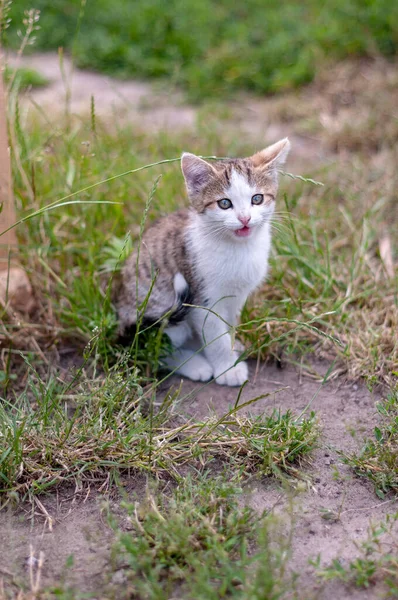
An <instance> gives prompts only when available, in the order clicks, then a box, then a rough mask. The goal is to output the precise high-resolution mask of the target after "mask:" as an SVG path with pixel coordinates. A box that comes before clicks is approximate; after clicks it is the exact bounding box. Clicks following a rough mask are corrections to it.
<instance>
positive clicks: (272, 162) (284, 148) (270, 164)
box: [250, 138, 290, 169]
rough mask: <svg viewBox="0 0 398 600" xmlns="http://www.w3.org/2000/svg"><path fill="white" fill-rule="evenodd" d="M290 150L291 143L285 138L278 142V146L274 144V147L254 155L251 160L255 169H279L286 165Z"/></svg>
mask: <svg viewBox="0 0 398 600" xmlns="http://www.w3.org/2000/svg"><path fill="white" fill-rule="evenodd" d="M289 150H290V142H289V140H288V138H284V139H283V140H279V142H276V144H272V146H268V147H267V148H264V150H260V152H257V153H256V154H253V156H251V157H250V160H251V161H252V163H253V164H254V166H255V167H259V168H267V169H269V168H273V169H277V168H278V167H281V166H282V165H283V164H284V163H285V161H286V158H287V155H288V154H289Z"/></svg>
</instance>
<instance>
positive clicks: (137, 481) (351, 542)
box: [0, 362, 397, 600]
mask: <svg viewBox="0 0 398 600" xmlns="http://www.w3.org/2000/svg"><path fill="white" fill-rule="evenodd" d="M250 367H251V383H250V384H248V385H247V386H246V387H245V389H244V391H243V394H242V397H241V402H244V401H245V400H249V399H251V398H254V397H257V396H259V395H261V394H264V393H266V394H269V395H268V396H267V397H265V398H263V399H261V400H259V401H258V402H257V403H256V404H254V405H252V406H251V413H252V414H259V413H261V412H264V411H265V412H267V413H269V412H270V411H272V410H274V409H277V410H278V409H281V410H282V411H286V410H288V409H291V410H293V411H294V412H295V413H296V414H299V413H301V412H302V411H304V410H305V409H307V410H314V411H315V412H316V414H317V416H318V418H319V424H320V427H321V431H322V435H321V440H320V444H319V447H318V449H316V450H315V451H314V452H313V454H312V456H311V464H310V465H308V467H307V468H306V469H305V470H304V473H305V475H306V476H307V477H308V481H307V483H306V485H303V486H302V488H303V489H302V490H301V491H300V492H298V491H297V490H296V492H294V493H293V491H292V490H291V491H290V492H289V490H287V491H286V489H283V488H282V487H281V484H280V483H279V482H278V481H277V480H275V479H264V480H262V481H256V482H255V483H251V484H250V486H248V487H247V488H246V489H245V495H244V501H245V502H246V503H247V504H249V505H250V506H252V507H253V508H255V509H256V510H257V511H258V512H259V513H262V512H263V511H264V510H266V511H274V512H275V513H276V514H278V515H280V516H281V517H282V518H285V519H286V524H287V525H288V522H290V520H291V518H292V515H293V522H294V536H293V555H292V559H291V561H290V563H289V565H290V568H291V569H292V570H293V571H296V572H297V573H300V580H299V582H300V583H299V586H300V589H301V590H303V589H304V590H306V591H305V595H304V596H301V597H303V598H313V597H314V598H319V599H320V600H334V599H335V598H339V599H341V600H345V599H346V598H359V599H361V600H370V599H371V598H377V597H378V591H379V590H378V588H377V587H376V588H372V589H371V590H355V589H348V590H347V588H345V587H344V586H342V585H341V584H338V583H336V582H328V583H327V584H323V585H322V586H321V585H320V584H319V582H316V581H315V579H314V576H313V572H314V569H313V567H311V566H310V565H309V563H308V561H309V559H316V557H317V556H318V554H320V555H321V562H322V564H323V565H326V564H329V563H330V561H331V560H332V559H334V558H339V559H341V560H343V562H344V561H349V560H350V559H353V558H354V557H356V556H357V555H358V550H357V549H356V546H355V544H356V543H359V542H361V541H362V540H364V539H365V538H366V537H367V529H368V526H369V522H370V521H373V522H380V521H381V520H382V519H383V518H384V517H385V516H386V515H387V514H388V513H393V512H395V511H396V510H397V502H396V501H395V500H394V499H392V498H390V499H387V500H384V501H383V500H380V499H378V498H377V496H376V495H375V493H374V489H373V487H372V485H371V484H370V483H369V482H368V481H367V480H364V479H361V478H357V477H355V476H353V473H352V471H351V470H350V469H349V468H348V467H347V466H346V465H344V464H343V462H342V459H341V456H340V455H339V454H338V451H343V452H350V451H353V450H355V449H358V448H359V447H360V446H361V443H362V440H363V438H364V436H365V435H367V434H370V433H371V432H372V429H373V427H374V425H375V422H376V421H377V417H376V410H375V402H376V401H377V400H378V399H379V395H378V394H377V393H371V392H370V391H369V390H368V389H367V388H366V387H365V386H364V385H363V384H362V383H360V382H358V383H353V382H344V381H342V380H338V381H333V382H329V383H325V384H322V382H321V381H317V380H314V376H311V377H309V376H308V375H307V374H306V373H305V372H300V369H298V368H296V367H293V366H289V365H287V366H286V367H285V368H283V369H280V368H277V367H276V366H273V365H261V366H260V368H259V369H258V365H256V364H255V363H251V365H250ZM311 367H312V368H311V370H312V372H314V370H315V371H317V372H318V374H319V377H320V380H322V375H323V374H324V373H325V372H326V370H327V367H328V365H327V364H325V363H322V362H319V363H315V364H312V365H311ZM170 385H172V386H175V387H177V386H179V385H180V380H179V379H178V378H177V377H173V378H171V379H170V381H169V382H168V384H167V386H166V385H164V387H163V389H162V390H161V392H160V394H162V393H165V391H166V388H167V389H168V388H169V387H170ZM237 393H238V391H237V390H236V389H234V388H226V387H220V386H218V385H217V384H215V383H211V384H207V385H202V386H199V385H198V384H194V383H193V382H190V381H183V382H182V396H181V397H182V398H183V400H182V402H181V405H180V406H179V410H180V411H181V413H182V414H184V415H189V416H193V417H195V418H197V419H202V418H205V417H207V416H208V415H210V414H214V413H216V414H219V415H222V414H224V413H225V412H227V411H228V408H229V407H230V406H231V405H232V404H234V403H235V401H236V398H237ZM125 484H126V488H127V489H128V493H129V495H131V496H132V497H135V498H136V497H137V495H138V496H139V495H140V494H141V493H142V491H143V489H144V486H145V480H144V479H143V478H134V477H133V478H127V479H126V480H125ZM299 487H300V486H299ZM39 501H40V503H41V506H40V505H36V506H35V513H34V514H31V513H23V512H21V510H17V511H13V510H12V509H11V508H9V509H7V510H5V511H2V512H0V531H1V545H0V577H1V576H2V577H3V578H4V579H5V580H6V581H7V582H9V583H10V581H11V579H13V580H15V581H16V582H19V583H22V582H25V583H26V582H27V579H28V568H27V564H28V563H27V561H28V559H29V555H30V553H31V552H33V553H34V556H35V557H36V559H38V558H39V555H40V552H43V554H44V566H43V569H42V573H41V575H42V580H41V584H42V586H49V585H54V584H55V583H56V582H59V581H63V582H64V585H68V586H71V587H73V588H74V589H77V590H79V591H80V592H90V593H93V594H95V593H99V591H100V590H99V589H98V586H99V585H100V584H101V582H102V581H103V574H104V573H106V571H107V569H109V568H110V566H111V562H110V549H111V546H112V543H113V542H114V534H113V532H112V529H111V528H110V526H109V524H108V520H107V517H106V514H107V511H108V509H109V510H110V511H111V512H116V513H117V514H119V513H120V510H119V509H118V502H117V500H115V499H112V497H109V496H108V495H107V494H101V493H100V492H98V491H95V490H94V486H93V489H92V490H90V489H86V490H84V491H83V490H81V491H77V492H76V491H75V490H66V491H65V490H62V492H60V493H59V495H56V496H55V495H54V494H51V495H48V496H45V497H41V498H40V500H39ZM105 507H106V508H105ZM291 507H293V509H292V508H291ZM327 514H329V515H331V514H333V515H336V519H327V518H325V515H327ZM72 555H73V565H72V566H69V567H67V563H68V557H70V556H72ZM118 573H119V572H118V571H116V575H115V574H114V575H113V578H114V582H115V583H117V582H118V575H117V574H118ZM120 577H122V574H120ZM102 597H103V596H102Z"/></svg>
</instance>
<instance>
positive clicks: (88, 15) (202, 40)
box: [7, 0, 398, 100]
mask: <svg viewBox="0 0 398 600" xmlns="http://www.w3.org/2000/svg"><path fill="white" fill-rule="evenodd" d="M34 6H35V8H36V9H39V10H40V11H41V21H40V26H41V31H39V32H38V33H37V34H36V37H37V47H39V48H41V49H44V50H50V49H57V48H58V47H60V46H63V47H65V48H67V49H69V50H70V51H71V52H72V54H73V56H74V58H75V60H76V62H77V64H78V65H80V66H83V67H90V68H94V69H97V70H101V71H104V72H106V73H109V74H112V75H119V76H122V77H128V76H140V77H168V78H170V79H171V80H172V81H174V82H175V83H177V84H179V85H182V86H183V87H184V88H185V89H186V90H187V91H188V93H189V95H190V96H191V98H193V99H196V100H198V99H203V98H204V97H208V96H209V95H222V94H225V93H231V92H234V91H236V90H241V89H247V90H252V91H255V92H258V93H264V92H277V91H281V90H286V89H289V88H294V87H297V86H299V85H302V84H305V83H307V82H309V81H311V80H312V79H313V77H314V75H315V71H316V65H317V66H319V65H322V64H325V63H326V64H328V62H330V60H331V59H334V60H336V59H342V58H345V57H348V56H358V55H359V56H363V55H365V56H377V55H379V54H382V55H386V56H393V55H394V54H396V52H397V43H398V29H397V22H398V14H397V9H396V7H395V4H393V5H392V4H391V2H388V1H387V0H366V1H363V0H350V1H349V2H346V1H345V0H333V1H332V2H328V3H326V4H324V5H320V4H319V2H316V1H315V0H309V1H307V2H305V3H302V2H298V1H297V0H290V1H289V2H284V3H275V2H271V1H270V0H267V1H266V2H259V1H258V0H248V1H247V2H246V3H245V5H244V7H242V6H233V5H231V3H230V2H227V1H226V0H223V1H222V2H219V1H218V2H216V1H215V0H203V1H202V2H200V3H197V2H195V1H194V0H189V1H187V0H184V1H182V0H173V1H172V2H168V3H165V2H162V1H161V0H150V1H148V0H145V1H144V0H137V1H136V2H134V3H133V4H132V3H131V2H129V1H128V0H118V1H117V2H114V3H113V5H112V10H109V4H108V2H106V0H97V1H96V2H95V4H94V3H91V2H87V3H82V2H81V0H73V1H70V0H58V2H56V3H54V2H49V1H48V0H36V2H35V3H34ZM25 9H26V3H25V2H24V1H23V0H13V3H12V6H11V12H10V16H11V18H12V19H13V22H16V23H17V24H18V26H19V24H20V23H21V21H22V18H23V12H24V10H25ZM7 39H8V41H9V43H10V44H11V45H13V46H16V47H18V45H19V40H18V38H17V35H16V28H14V26H13V23H12V24H11V27H10V28H9V30H8V31H7Z"/></svg>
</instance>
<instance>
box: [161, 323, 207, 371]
mask: <svg viewBox="0 0 398 600" xmlns="http://www.w3.org/2000/svg"><path fill="white" fill-rule="evenodd" d="M165 333H166V334H167V335H168V336H169V338H170V340H171V343H172V344H173V348H174V351H173V353H172V354H171V355H169V356H166V357H165V358H164V359H162V363H163V364H164V366H165V367H167V369H169V370H170V371H174V370H175V371H176V373H178V374H180V375H183V376H184V377H188V378H189V379H192V380H193V381H209V379H211V378H212V377H213V369H212V367H211V366H210V363H209V362H208V361H207V360H206V359H205V357H204V356H203V355H202V354H200V353H198V352H197V351H196V350H195V349H190V348H184V347H183V345H184V344H186V343H187V342H188V340H189V339H190V338H191V336H192V330H191V328H190V326H189V324H188V323H187V322H186V321H182V322H181V323H179V324H178V325H172V326H169V327H166V329H165Z"/></svg>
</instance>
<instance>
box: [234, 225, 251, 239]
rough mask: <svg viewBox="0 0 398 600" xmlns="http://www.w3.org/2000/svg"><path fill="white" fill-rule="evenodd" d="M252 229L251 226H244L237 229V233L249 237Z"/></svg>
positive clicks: (239, 235)
mask: <svg viewBox="0 0 398 600" xmlns="http://www.w3.org/2000/svg"><path fill="white" fill-rule="evenodd" d="M250 231H251V230H250V227H242V228H241V229H236V230H235V235H237V236H238V237H247V236H248V235H250Z"/></svg>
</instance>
